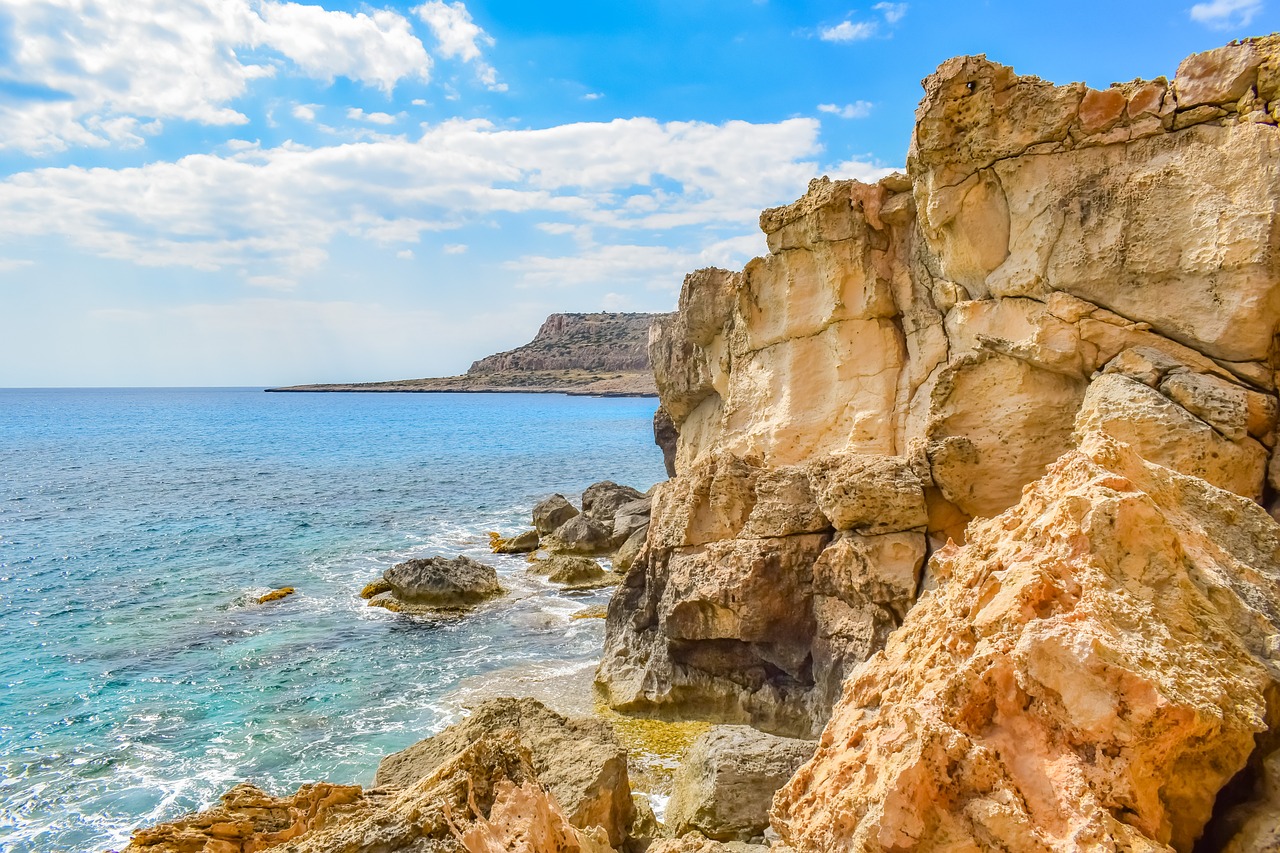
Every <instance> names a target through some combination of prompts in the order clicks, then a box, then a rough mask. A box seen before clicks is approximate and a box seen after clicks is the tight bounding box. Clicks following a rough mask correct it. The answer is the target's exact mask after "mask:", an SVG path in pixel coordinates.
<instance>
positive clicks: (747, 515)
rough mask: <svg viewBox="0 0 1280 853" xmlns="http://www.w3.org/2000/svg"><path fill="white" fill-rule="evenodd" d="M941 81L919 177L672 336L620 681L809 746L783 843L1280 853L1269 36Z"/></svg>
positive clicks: (719, 294)
mask: <svg viewBox="0 0 1280 853" xmlns="http://www.w3.org/2000/svg"><path fill="white" fill-rule="evenodd" d="M924 89H925V96H924V99H923V101H922V102H921V104H920V106H919V109H918V110H917V113H916V126H915V131H914V134H913V139H912V143H911V148H910V151H909V156H908V161H907V174H905V175H901V174H899V175H893V176H890V177H888V178H885V179H883V180H881V181H880V182H879V183H876V184H872V185H868V184H862V183H858V182H855V181H838V182H832V181H829V180H827V179H821V180H816V181H814V182H812V183H811V185H810V187H809V191H808V193H807V194H806V195H805V196H804V197H803V198H801V199H800V200H798V201H797V202H795V203H794V204H792V205H789V206H787V207H782V208H777V209H773V210H768V211H765V212H764V214H763V215H762V216H761V218H760V225H761V228H762V230H763V231H764V232H765V234H766V236H767V238H768V246H769V254H768V255H767V256H766V257H763V258H757V259H756V260H753V261H752V262H751V263H749V264H748V265H747V266H746V268H745V269H743V270H742V271H740V272H730V271H725V270H718V269H707V270H699V271H698V272H695V273H693V274H691V275H690V276H688V277H687V278H686V280H685V283H684V288H683V290H682V292H681V296H680V310H679V312H678V313H677V314H676V315H674V316H673V317H671V318H669V319H667V320H664V321H662V322H660V323H658V324H656V325H655V327H654V330H653V333H652V335H651V338H650V353H651V355H652V359H653V363H654V370H655V373H656V377H657V384H658V392H659V395H660V398H661V402H662V406H663V408H664V409H665V410H666V412H667V413H668V414H669V415H670V417H671V420H672V423H673V424H674V426H675V428H676V429H677V430H678V433H679V438H678V442H677V446H676V450H675V470H676V476H675V477H673V478H672V479H671V480H669V481H668V482H666V483H664V484H662V485H661V486H660V487H659V489H658V491H657V494H656V496H655V499H654V507H653V516H652V522H651V526H650V529H649V535H648V539H647V542H646V545H645V549H644V551H643V553H642V554H641V555H640V557H639V558H638V559H637V560H636V561H635V563H634V564H633V567H632V569H631V571H630V573H629V574H628V576H627V578H626V581H625V583H624V585H623V587H622V588H621V590H620V591H619V593H618V594H617V595H616V596H615V598H614V599H613V602H612V604H611V606H610V609H609V616H608V621H607V636H606V647H605V654H604V658H603V661H602V663H601V665H600V669H599V671H598V682H599V684H600V686H601V688H602V689H603V690H604V691H605V694H606V695H607V698H608V701H609V702H610V704H612V705H613V706H614V707H615V708H619V709H623V710H630V711H633V712H640V713H649V714H657V715H682V714H695V715H703V716H711V717H714V718H716V719H721V720H730V721H737V722H746V723H750V724H752V725H755V726H757V727H760V728H764V729H768V730H772V731H775V732H779V733H783V734H793V735H801V736H813V735H818V734H820V735H821V741H820V745H819V748H818V752H817V755H816V756H815V757H814V759H813V760H812V761H811V762H810V763H809V764H808V765H806V767H804V768H803V769H802V770H801V771H800V772H799V773H798V774H797V775H796V777H795V778H794V779H793V780H792V781H791V783H790V784H789V785H788V786H787V787H786V788H785V789H783V791H782V792H780V794H779V795H778V797H777V799H776V800H775V803H774V810H773V823H774V828H775V830H776V831H777V832H778V834H779V835H780V836H781V838H782V839H783V841H784V842H785V843H786V844H787V845H789V846H790V847H792V848H794V849H795V850H798V851H832V853H834V851H849V850H866V851H870V850H908V849H912V850H975V851H976V850H991V849H1000V850H1009V851H1048V850H1061V851H1066V850H1082V849H1088V850H1095V849H1096V850H1118V849H1123V850H1170V849H1172V850H1179V851H1190V850H1192V849H1193V847H1195V845H1196V844H1197V840H1198V839H1205V841H1204V842H1203V843H1205V844H1208V845H1209V848H1208V849H1221V848H1223V847H1224V846H1229V845H1234V846H1230V847H1229V849H1233V850H1264V849H1275V844H1276V842H1277V840H1278V839H1280V806H1278V805H1277V802H1276V795H1275V791H1276V790H1278V789H1280V787H1278V786H1280V752H1276V746H1277V744H1278V743H1280V526H1277V524H1276V522H1275V521H1274V520H1273V517H1272V516H1273V515H1275V514H1277V497H1276V495H1277V489H1278V488H1280V463H1278V462H1277V454H1276V452H1275V446H1276V437H1277V436H1276V421H1277V396H1276V386H1277V374H1276V368H1277V352H1278V349H1277V331H1278V328H1280V215H1278V211H1280V129H1278V128H1277V119H1278V118H1280V38H1278V37H1276V36H1272V37H1269V38H1264V39H1251V40H1248V41H1244V42H1240V43H1233V44H1231V45H1228V46H1226V47H1223V48H1220V49H1217V50H1213V51H1209V52H1207V53H1203V54H1198V55H1195V56H1192V57H1190V58H1188V59H1187V60H1186V61H1184V62H1183V63H1182V65H1181V66H1180V68H1179V69H1178V74H1177V76H1176V78H1175V80H1174V81H1173V82H1172V83H1170V82H1169V81H1167V80H1165V79H1163V78H1162V79H1157V80H1154V81H1141V80H1138V81H1133V82H1131V83H1125V84H1117V85H1113V86H1112V87H1111V88H1109V89H1105V90H1101V91H1098V90H1093V89H1090V88H1088V87H1087V86H1085V85H1083V84H1071V85H1067V86H1055V85H1053V84H1051V83H1047V82H1044V81H1042V80H1039V79H1037V78H1035V77H1026V76H1019V75H1017V74H1015V73H1014V72H1013V71H1012V70H1011V69H1010V68H1007V67H1005V66H1002V65H999V64H996V63H994V62H991V61H989V60H987V59H986V58H985V57H981V56H978V57H961V58H957V59H952V60H949V61H948V62H945V63H943V65H942V66H940V67H939V69H938V70H937V72H936V73H934V74H933V75H931V76H930V77H929V78H928V79H926V80H925V81H924ZM1268 510H1270V514H1269V513H1268Z"/></svg>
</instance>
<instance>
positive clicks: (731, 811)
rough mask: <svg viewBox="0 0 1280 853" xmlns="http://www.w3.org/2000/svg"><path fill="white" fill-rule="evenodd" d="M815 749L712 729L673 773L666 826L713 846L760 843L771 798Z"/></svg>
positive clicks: (742, 730) (745, 731) (741, 730)
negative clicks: (716, 843)
mask: <svg viewBox="0 0 1280 853" xmlns="http://www.w3.org/2000/svg"><path fill="white" fill-rule="evenodd" d="M816 748H817V742H816V741H807V740H796V739H794V738H785V737H777V736H776V735H769V734H765V733H764V732H760V731H756V730H755V729H753V728H751V727H750V726H716V727H715V728H713V729H712V730H711V731H709V732H707V733H706V734H704V735H702V736H701V737H700V738H698V739H697V740H696V741H694V743H693V746H692V747H690V748H689V753H688V755H686V756H685V760H684V763H683V764H682V765H681V766H680V769H679V770H677V771H676V775H675V779H674V780H673V783H672V791H671V800H670V801H669V802H668V803H667V810H666V823H667V826H668V827H669V828H670V829H671V830H672V831H673V832H674V833H675V834H676V835H677V836H679V835H683V834H685V833H686V832H700V833H702V834H703V835H705V836H706V837H707V838H710V839H714V840H716V841H751V840H753V839H758V838H762V837H763V836H764V831H765V829H766V828H768V826H769V806H770V805H771V804H772V802H773V795H774V793H775V792H777V791H778V789H779V788H781V787H782V786H783V785H785V784H786V783H787V780H789V779H790V778H791V777H792V776H793V775H794V774H795V772H796V770H797V769H799V767H800V765H802V764H804V763H805V762H806V761H808V760H809V759H810V758H812V757H813V753H814V751H815V749H816Z"/></svg>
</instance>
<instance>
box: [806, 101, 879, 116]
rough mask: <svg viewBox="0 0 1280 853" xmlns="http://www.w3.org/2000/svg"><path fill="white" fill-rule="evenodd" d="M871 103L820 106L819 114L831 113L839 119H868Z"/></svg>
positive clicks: (855, 102)
mask: <svg viewBox="0 0 1280 853" xmlns="http://www.w3.org/2000/svg"><path fill="white" fill-rule="evenodd" d="M872 106H873V105H872V103H871V102H870V101H854V102H853V103H852V104H845V105H844V106H840V105H839V104H818V112H821V113H830V114H831V115H833V116H836V117H838V118H866V117H867V116H869V115H871V107H872Z"/></svg>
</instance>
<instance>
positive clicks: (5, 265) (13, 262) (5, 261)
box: [0, 258, 35, 272]
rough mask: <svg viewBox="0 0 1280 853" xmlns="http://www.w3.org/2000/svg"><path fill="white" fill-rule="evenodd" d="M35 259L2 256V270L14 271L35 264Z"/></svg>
mask: <svg viewBox="0 0 1280 853" xmlns="http://www.w3.org/2000/svg"><path fill="white" fill-rule="evenodd" d="M34 265H35V262H34V261H28V260H24V259H22V258H0V272H13V271H14V270H20V269H22V268H23V267H30V266H34Z"/></svg>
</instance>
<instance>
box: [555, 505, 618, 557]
mask: <svg viewBox="0 0 1280 853" xmlns="http://www.w3.org/2000/svg"><path fill="white" fill-rule="evenodd" d="M542 546H543V547H544V548H546V549H547V550H548V551H550V552H551V553H553V554H578V555H581V556H588V557H589V556H594V555H596V554H607V553H609V552H610V551H611V550H613V535H612V532H611V531H610V530H608V529H606V528H605V527H604V525H602V524H600V523H599V522H598V521H595V520H594V519H592V518H590V517H588V516H587V515H586V514H582V515H575V516H574V517H573V518H571V519H569V520H568V521H566V522H565V523H564V524H562V525H560V526H559V527H557V528H556V529H555V532H554V533H552V534H551V535H550V536H547V537H546V538H544V539H543V540H542Z"/></svg>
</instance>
